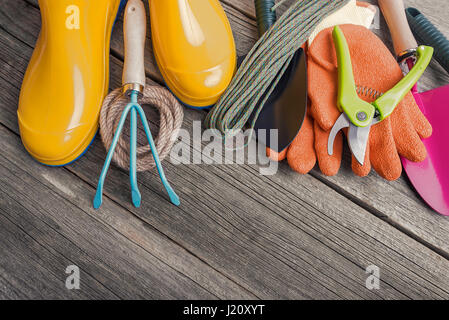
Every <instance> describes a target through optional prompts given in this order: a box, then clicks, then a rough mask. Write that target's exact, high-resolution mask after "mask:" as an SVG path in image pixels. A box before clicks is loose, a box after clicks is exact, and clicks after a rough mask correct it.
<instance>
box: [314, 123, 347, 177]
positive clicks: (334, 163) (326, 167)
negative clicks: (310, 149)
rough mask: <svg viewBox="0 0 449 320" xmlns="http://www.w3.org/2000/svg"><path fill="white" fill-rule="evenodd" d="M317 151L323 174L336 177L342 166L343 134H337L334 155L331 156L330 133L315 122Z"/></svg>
mask: <svg viewBox="0 0 449 320" xmlns="http://www.w3.org/2000/svg"><path fill="white" fill-rule="evenodd" d="M314 132H315V150H316V155H317V158H318V164H319V166H320V169H321V172H322V173H323V174H325V175H326V176H334V175H336V174H337V173H338V171H339V170H340V166H341V155H342V153H343V137H342V134H341V132H339V133H338V134H337V136H336V137H335V141H334V154H333V155H332V156H330V155H329V153H328V150H327V144H328V140H329V134H330V131H325V130H323V129H322V128H321V126H320V125H319V124H318V123H317V122H316V121H315V123H314Z"/></svg>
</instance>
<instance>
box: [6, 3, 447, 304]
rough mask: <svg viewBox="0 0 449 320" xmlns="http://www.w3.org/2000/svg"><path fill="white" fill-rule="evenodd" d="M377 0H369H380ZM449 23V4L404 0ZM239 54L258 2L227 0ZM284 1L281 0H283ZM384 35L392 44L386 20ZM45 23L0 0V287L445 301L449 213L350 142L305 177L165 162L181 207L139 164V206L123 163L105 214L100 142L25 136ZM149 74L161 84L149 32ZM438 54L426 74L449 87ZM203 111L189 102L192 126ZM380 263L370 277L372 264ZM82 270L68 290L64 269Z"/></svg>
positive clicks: (119, 59)
mask: <svg viewBox="0 0 449 320" xmlns="http://www.w3.org/2000/svg"><path fill="white" fill-rule="evenodd" d="M372 2H374V1H372ZM406 3H407V5H410V6H417V7H419V8H420V9H421V11H422V12H424V13H425V14H426V15H427V16H428V17H429V18H430V20H432V21H433V22H434V23H435V24H436V25H438V26H439V28H440V29H441V30H442V31H443V32H444V33H445V34H446V35H449V21H448V19H447V14H448V13H449V3H448V2H447V1H445V0H433V1H431V0H421V1H418V0H414V1H411V0H409V1H406ZM222 4H223V7H224V8H225V10H226V13H227V14H228V17H229V19H230V22H231V25H232V28H233V31H234V34H235V39H236V42H237V48H238V53H239V55H243V54H245V53H246V52H248V50H249V49H250V48H251V46H252V45H253V44H254V43H255V41H256V40H257V31H256V23H255V16H254V15H255V14H254V7H253V1H252V0H222ZM284 8H285V6H284ZM380 23H381V26H380V29H378V30H375V32H376V33H377V34H378V35H379V36H380V37H381V38H383V39H384V40H385V41H386V43H387V44H388V45H389V46H390V47H391V41H389V40H388V39H389V35H388V31H387V29H386V26H385V23H384V21H383V19H381V21H380ZM122 26H123V25H122V20H120V21H119V23H118V24H117V26H116V29H115V31H114V35H113V40H112V50H111V88H116V87H118V86H119V85H120V79H121V72H122V66H123V51H124V50H123V45H122V31H121V29H122ZM39 29H40V14H39V8H38V5H37V0H16V1H13V0H2V1H1V6H0V79H1V80H0V89H1V92H2V95H0V108H1V113H0V132H1V139H0V148H1V150H2V152H1V154H0V175H1V190H0V299H15V298H38V299H43V298H57V299H69V298H74V299H84V298H100V299H126V298H137V299H151V298H155V299H156V298H161V299H177V298H201V299H282V298H285V299H395V298H399V299H428V298H436V299H447V298H449V272H448V270H449V241H448V237H449V219H447V218H444V217H442V216H439V215H437V214H435V213H434V212H432V210H430V209H429V208H428V207H427V206H426V205H425V204H424V203H423V201H422V200H421V199H420V198H419V197H418V196H417V194H416V193H415V191H414V190H413V189H412V187H411V185H410V183H409V182H408V180H407V178H406V177H402V178H401V179H399V180H398V181H395V182H387V181H384V180H382V179H381V178H379V177H378V176H377V175H376V174H375V173H372V174H371V175H370V176H369V177H367V178H364V179H361V178H357V177H355V176H354V175H353V174H352V173H351V170H350V162H349V155H348V154H347V155H346V157H345V160H344V163H343V167H342V169H341V172H340V174H339V175H338V176H336V177H332V178H330V177H325V176H323V175H321V174H320V172H319V170H317V169H315V170H314V171H313V172H312V173H311V174H309V175H305V176H301V175H298V174H296V173H294V172H292V171H291V170H290V169H289V168H288V166H287V165H286V164H284V163H283V164H281V165H280V168H279V172H278V173H277V174H276V175H274V176H262V175H260V174H259V172H258V168H257V167H256V166H251V165H242V166H235V165H232V166H218V165H217V166H214V165H212V166H211V165H208V166H206V165H173V164H172V163H170V162H169V161H165V162H164V166H165V168H166V171H167V176H168V179H169V180H170V181H171V182H172V184H173V187H174V188H175V189H176V190H177V192H178V193H179V195H180V197H181V199H182V206H181V207H179V208H176V207H174V206H172V205H170V203H169V202H168V201H167V199H166V195H165V193H164V190H163V189H162V187H161V185H160V183H159V181H158V179H157V176H156V174H155V173H154V172H147V173H143V174H140V175H139V184H140V188H141V192H142V197H143V204H142V207H141V208H140V209H136V208H134V207H132V205H131V203H130V195H129V185H128V175H127V173H126V172H124V171H121V170H119V169H118V168H116V167H114V166H113V167H112V169H111V170H110V173H109V175H108V178H107V183H106V187H105V198H104V204H103V207H102V208H101V210H100V211H95V210H93V208H92V204H91V203H92V198H93V196H94V193H95V187H96V183H97V179H98V176H99V173H100V171H101V168H102V165H103V162H104V158H105V150H104V148H103V146H102V145H101V142H100V141H99V139H97V140H96V141H95V143H94V144H93V146H92V148H91V149H90V150H89V152H88V153H87V154H86V155H85V156H84V157H83V158H81V159H80V160H79V161H77V162H75V163H74V164H72V165H70V166H67V167H65V168H48V167H44V166H41V165H39V164H38V163H36V162H35V161H34V160H33V159H31V158H30V156H29V155H28V154H27V153H26V152H25V150H24V148H23V146H22V144H21V142H20V137H19V131H18V124H17V116H16V111H17V104H18V96H19V91H20V85H21V81H22V78H23V75H24V72H25V70H26V67H27V64H28V61H29V59H30V57H31V54H32V52H33V47H34V44H35V41H36V39H37V36H38V33H39ZM147 40H148V41H147V51H146V53H147V56H146V68H147V70H146V71H147V76H148V79H147V81H148V83H153V82H157V83H161V82H162V78H161V76H160V74H159V72H158V71H157V68H156V67H155V62H154V58H153V55H152V50H151V45H150V43H151V39H150V38H149V37H148V39H147ZM448 82H449V77H448V75H447V74H445V73H444V71H443V70H442V69H441V68H440V67H439V66H438V65H437V64H436V63H432V65H431V68H430V70H429V71H427V72H426V74H425V76H424V79H423V82H422V87H423V89H429V88H433V87H437V86H441V85H444V84H447V83H448ZM204 117H205V112H200V111H193V110H186V117H185V121H184V125H183V127H184V128H186V129H188V130H190V131H191V130H192V123H193V121H195V120H203V119H204ZM373 264H374V265H376V266H378V267H379V268H380V271H381V274H380V280H381V287H380V289H379V290H368V289H367V288H366V286H365V281H366V278H367V274H366V271H365V270H366V268H367V267H368V266H369V265H373ZM69 265H76V266H78V267H79V268H80V270H81V289H80V290H72V291H71V290H67V289H66V287H65V280H66V277H67V274H65V269H66V267H67V266H69Z"/></svg>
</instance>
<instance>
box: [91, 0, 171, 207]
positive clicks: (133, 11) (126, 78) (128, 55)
mask: <svg viewBox="0 0 449 320" xmlns="http://www.w3.org/2000/svg"><path fill="white" fill-rule="evenodd" d="M124 34H125V66H124V72H123V83H124V86H123V91H124V93H125V94H126V95H129V96H130V100H131V101H130V103H129V104H128V105H127V106H126V107H125V109H124V110H123V113H122V116H121V118H120V122H119V124H118V126H117V129H116V132H115V134H114V139H113V141H112V144H111V147H110V149H109V151H108V155H107V157H106V161H105V163H104V166H103V170H102V172H101V175H100V180H99V181H98V186H97V193H96V195H95V198H94V208H95V209H98V208H100V206H101V204H102V202H103V200H102V198H103V187H104V181H105V179H106V175H107V172H108V170H109V166H110V165H111V161H112V157H113V155H114V152H115V149H116V147H117V143H118V141H119V138H120V135H121V133H122V131H123V126H124V124H125V121H126V119H127V117H128V114H131V117H130V118H131V121H130V166H129V171H130V174H129V176H130V183H131V191H132V201H133V204H134V206H135V207H136V208H138V207H140V204H141V202H142V196H141V194H140V191H139V188H138V186H137V153H136V149H137V114H139V116H140V119H141V121H142V124H143V127H144V129H145V135H146V137H147V140H148V142H149V145H150V149H151V153H152V155H153V158H154V161H155V163H156V168H157V171H158V173H159V176H160V178H161V181H162V184H163V185H164V187H165V189H166V190H167V193H168V195H169V197H170V200H171V202H172V203H173V204H174V205H176V206H179V205H180V200H179V197H178V195H177V194H176V193H175V191H174V190H173V188H172V187H171V186H170V184H169V182H168V181H167V178H166V176H165V173H164V169H163V168H162V164H161V161H160V159H159V155H158V152H157V149H156V146H155V143H154V140H153V135H152V134H151V131H150V127H149V125H148V121H147V118H146V116H145V112H144V111H143V109H142V107H141V106H140V105H139V103H138V98H139V95H140V94H142V93H143V90H144V87H145V68H144V49H145V35H146V15H145V7H144V5H143V3H142V1H141V0H129V1H128V4H127V6H126V9H125V23H124Z"/></svg>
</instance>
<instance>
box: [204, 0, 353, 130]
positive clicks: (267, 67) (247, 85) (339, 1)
mask: <svg viewBox="0 0 449 320" xmlns="http://www.w3.org/2000/svg"><path fill="white" fill-rule="evenodd" d="M282 2H284V1H282ZM348 2H349V0H298V1H296V2H295V3H294V4H293V5H292V6H291V7H290V8H289V9H288V10H287V11H286V12H285V13H284V14H283V15H282V17H281V18H280V19H279V20H278V21H277V22H276V23H275V24H274V25H273V27H272V28H270V29H269V30H268V31H267V32H266V33H265V34H264V35H263V36H262V37H261V38H260V39H259V41H258V42H257V43H256V44H255V46H254V47H253V48H252V49H251V51H250V52H249V54H248V55H247V57H246V59H245V60H244V61H243V63H242V65H241V66H240V68H239V70H238V71H237V73H236V75H235V77H234V79H233V80H232V82H231V84H230V86H229V88H228V89H227V91H226V92H225V93H224V95H223V96H222V97H221V98H220V100H219V101H218V103H217V104H216V105H215V106H214V107H213V108H212V110H211V111H210V112H209V114H208V115H207V117H206V120H205V126H206V127H207V128H211V129H218V130H219V131H220V132H221V133H222V134H224V135H225V136H226V135H233V133H237V132H238V131H240V130H241V129H243V127H244V126H245V124H246V123H247V122H248V121H251V122H250V125H249V127H250V128H251V129H253V128H254V125H255V123H256V120H257V118H258V116H259V114H260V112H261V110H262V108H263V106H264V105H265V103H266V101H267V100H268V98H269V96H270V95H271V93H272V92H273V90H274V89H275V88H276V85H277V84H278V82H279V81H280V79H281V77H282V75H283V74H284V72H285V71H286V69H287V68H288V66H289V64H290V62H291V60H292V58H293V56H294V54H295V52H296V51H297V50H299V48H300V47H301V46H302V45H303V44H304V43H305V42H306V41H307V39H308V38H309V37H310V35H311V33H312V32H313V30H314V29H315V28H316V27H317V26H318V24H319V23H320V22H321V21H322V20H323V19H324V18H326V17H327V16H328V15H330V14H332V13H333V12H335V11H336V10H338V9H340V8H341V7H343V6H344V5H345V4H347V3H348ZM278 5H279V4H277V5H276V6H275V7H274V8H276V7H277V6H278ZM272 10H273V9H272Z"/></svg>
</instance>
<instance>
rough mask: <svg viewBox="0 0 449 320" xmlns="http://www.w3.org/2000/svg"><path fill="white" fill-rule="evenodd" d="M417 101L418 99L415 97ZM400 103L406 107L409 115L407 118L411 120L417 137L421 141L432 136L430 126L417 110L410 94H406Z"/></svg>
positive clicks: (416, 105) (417, 107)
mask: <svg viewBox="0 0 449 320" xmlns="http://www.w3.org/2000/svg"><path fill="white" fill-rule="evenodd" d="M417 99H420V98H419V97H417ZM402 103H403V104H404V105H406V106H407V108H406V109H407V112H408V114H409V118H410V119H411V120H412V123H413V127H414V128H415V130H416V132H417V133H418V135H419V136H420V137H421V138H423V139H426V138H429V137H430V136H431V135H432V125H431V124H430V122H429V120H427V118H426V116H425V115H424V114H423V113H422V112H421V110H420V109H419V106H418V104H417V103H416V101H415V99H414V98H413V95H412V94H411V93H409V94H407V95H406V96H405V98H404V100H402Z"/></svg>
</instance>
